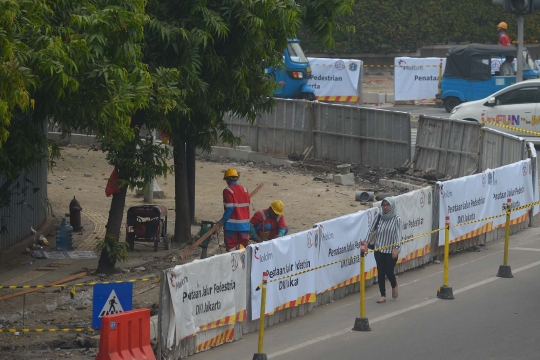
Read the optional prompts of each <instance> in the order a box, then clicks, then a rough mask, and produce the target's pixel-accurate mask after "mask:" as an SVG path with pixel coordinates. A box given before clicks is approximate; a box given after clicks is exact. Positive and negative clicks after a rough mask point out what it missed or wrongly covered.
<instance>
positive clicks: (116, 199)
mask: <svg viewBox="0 0 540 360" xmlns="http://www.w3.org/2000/svg"><path fill="white" fill-rule="evenodd" d="M145 118H146V113H145V112H144V111H143V110H139V111H137V112H136V113H135V115H134V116H133V117H132V121H131V128H132V129H134V131H135V136H136V137H138V136H139V132H140V130H139V129H140V128H141V126H142V124H143V123H144V120H145ZM125 146H135V144H126V145H125ZM117 170H118V177H119V178H120V179H122V169H117ZM127 188H128V187H127V186H124V187H122V188H120V192H119V193H117V194H113V196H112V201H111V207H110V208H109V218H108V219H107V225H106V226H105V239H103V241H109V239H108V237H112V238H114V240H116V241H118V242H120V229H121V227H122V219H123V218H124V207H125V206H126V194H127ZM115 265H116V259H114V260H113V261H111V260H110V259H109V254H108V252H107V250H102V251H101V254H100V256H99V262H98V268H97V270H96V273H98V274H103V273H105V274H110V273H112V272H113V271H114V267H115Z"/></svg>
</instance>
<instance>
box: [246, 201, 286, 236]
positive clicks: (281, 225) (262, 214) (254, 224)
mask: <svg viewBox="0 0 540 360" xmlns="http://www.w3.org/2000/svg"><path fill="white" fill-rule="evenodd" d="M284 208H285V205H284V204H283V201H281V200H274V201H272V203H271V204H270V207H269V208H268V209H262V210H259V211H257V212H255V214H253V217H252V218H251V220H250V221H249V223H250V230H249V233H250V237H251V239H252V240H255V241H256V242H262V241H266V240H272V239H275V238H278V237H281V236H284V235H286V234H287V233H288V232H289V228H288V227H287V223H285V216H284V215H283V209H284Z"/></svg>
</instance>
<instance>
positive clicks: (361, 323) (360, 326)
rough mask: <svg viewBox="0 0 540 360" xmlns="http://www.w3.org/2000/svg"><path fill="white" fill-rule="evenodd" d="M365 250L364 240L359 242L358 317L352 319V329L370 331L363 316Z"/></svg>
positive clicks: (367, 321)
mask: <svg viewBox="0 0 540 360" xmlns="http://www.w3.org/2000/svg"><path fill="white" fill-rule="evenodd" d="M366 252H367V243H366V242H365V241H361V242H360V317H359V318H356V320H355V321H354V326H353V328H352V329H353V330H354V331H371V328H370V327H369V320H368V318H367V317H365V316H364V313H365V302H366V279H365V277H364V276H365V266H366V263H365V260H364V257H365V255H366Z"/></svg>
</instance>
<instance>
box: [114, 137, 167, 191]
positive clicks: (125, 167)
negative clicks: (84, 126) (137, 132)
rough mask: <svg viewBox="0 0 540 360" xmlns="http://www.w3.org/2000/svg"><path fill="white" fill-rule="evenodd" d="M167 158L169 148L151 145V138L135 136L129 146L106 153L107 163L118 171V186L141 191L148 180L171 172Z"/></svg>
mask: <svg viewBox="0 0 540 360" xmlns="http://www.w3.org/2000/svg"><path fill="white" fill-rule="evenodd" d="M168 158H170V150H169V147H168V146H159V144H153V143H152V138H151V136H147V137H146V138H144V139H141V138H140V137H138V136H136V137H135V138H134V139H133V141H132V142H131V143H130V144H126V146H123V147H121V148H119V149H118V150H112V149H111V150H109V151H108V152H107V160H108V162H109V163H110V164H111V165H114V166H116V168H117V169H119V174H120V176H121V178H122V179H121V180H120V184H119V186H120V187H124V186H127V187H128V188H130V189H134V188H139V189H142V188H144V186H145V185H146V184H147V183H148V182H149V180H150V179H154V178H156V177H158V176H161V175H166V174H167V173H168V172H170V171H172V169H171V168H170V167H169V165H168V164H167V159H168Z"/></svg>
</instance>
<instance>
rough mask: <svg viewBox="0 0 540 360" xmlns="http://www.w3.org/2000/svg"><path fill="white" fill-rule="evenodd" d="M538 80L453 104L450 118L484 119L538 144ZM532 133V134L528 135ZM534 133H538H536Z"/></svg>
mask: <svg viewBox="0 0 540 360" xmlns="http://www.w3.org/2000/svg"><path fill="white" fill-rule="evenodd" d="M539 90H540V80H527V81H522V82H519V83H517V84H514V85H510V86H508V87H506V88H504V89H502V90H499V91H497V92H496V93H494V94H492V95H490V96H488V97H487V98H485V99H482V100H476V101H469V102H465V103H462V104H460V105H458V106H456V107H455V108H454V109H453V110H452V112H451V114H450V119H461V120H469V121H477V122H484V123H485V124H486V126H488V127H492V128H495V129H498V130H500V131H503V132H506V133H509V134H513V135H518V136H521V137H523V138H526V139H527V141H532V142H533V143H535V144H540V91H539ZM497 124H498V125H508V126H512V127H515V128H519V129H523V130H530V131H535V132H538V133H539V134H538V135H535V134H527V133H524V132H519V131H515V130H510V129H507V128H504V127H501V126H496V125H497ZM531 136H532V138H531ZM536 136H538V137H536Z"/></svg>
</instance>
